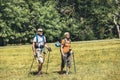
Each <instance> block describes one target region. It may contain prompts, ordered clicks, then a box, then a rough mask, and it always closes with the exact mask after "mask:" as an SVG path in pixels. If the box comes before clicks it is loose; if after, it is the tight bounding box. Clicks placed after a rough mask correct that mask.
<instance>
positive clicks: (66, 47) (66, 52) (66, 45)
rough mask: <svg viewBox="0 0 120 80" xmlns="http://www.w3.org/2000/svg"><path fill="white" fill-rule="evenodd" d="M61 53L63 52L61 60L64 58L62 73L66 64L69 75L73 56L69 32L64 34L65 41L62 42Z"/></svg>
mask: <svg viewBox="0 0 120 80" xmlns="http://www.w3.org/2000/svg"><path fill="white" fill-rule="evenodd" d="M60 51H61V58H62V63H61V73H63V69H64V66H65V64H66V74H68V73H69V70H70V67H71V54H72V51H71V40H70V33H69V32H65V33H64V39H63V40H62V42H61V47H60Z"/></svg>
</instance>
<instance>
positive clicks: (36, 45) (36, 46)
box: [35, 34, 45, 48]
mask: <svg viewBox="0 0 120 80" xmlns="http://www.w3.org/2000/svg"><path fill="white" fill-rule="evenodd" d="M38 36H39V35H38V34H36V35H35V37H36V44H35V48H38ZM44 37H45V36H44V35H42V40H43V42H45V39H44Z"/></svg>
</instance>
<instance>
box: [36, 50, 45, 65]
mask: <svg viewBox="0 0 120 80" xmlns="http://www.w3.org/2000/svg"><path fill="white" fill-rule="evenodd" d="M36 54H37V58H38V63H43V62H44V54H43V49H40V48H38V49H36Z"/></svg>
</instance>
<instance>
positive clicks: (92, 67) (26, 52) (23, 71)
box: [0, 39, 120, 80]
mask: <svg viewBox="0 0 120 80" xmlns="http://www.w3.org/2000/svg"><path fill="white" fill-rule="evenodd" d="M49 46H51V47H52V50H53V51H52V52H51V53H50V62H49V68H48V74H45V71H46V62H47V57H48V55H46V60H45V63H44V65H43V77H39V76H37V75H35V73H36V71H37V62H36V61H35V62H34V65H33V68H32V72H31V73H33V74H30V76H29V77H28V71H29V68H30V65H31V63H32V59H33V55H32V50H31V45H19V46H6V47H0V80H120V40H119V39H114V40H102V41H83V42H74V43H72V48H73V51H74V53H75V61H76V68H77V73H76V74H74V67H73V64H72V68H71V73H70V75H65V74H64V75H60V74H59V73H58V72H59V70H60V63H61V60H60V52H59V48H56V47H55V46H54V44H53V43H50V44H49Z"/></svg>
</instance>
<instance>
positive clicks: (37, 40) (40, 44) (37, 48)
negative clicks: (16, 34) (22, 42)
mask: <svg viewBox="0 0 120 80" xmlns="http://www.w3.org/2000/svg"><path fill="white" fill-rule="evenodd" d="M37 32H38V34H37V35H36V36H35V37H34V39H33V44H32V50H33V55H34V57H35V58H37V60H38V75H40V76H41V74H42V71H41V70H42V65H43V62H44V59H45V47H46V48H47V49H48V51H51V48H50V47H49V46H48V45H47V44H46V38H45V36H44V35H43V29H41V28H39V29H38V30H37Z"/></svg>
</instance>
